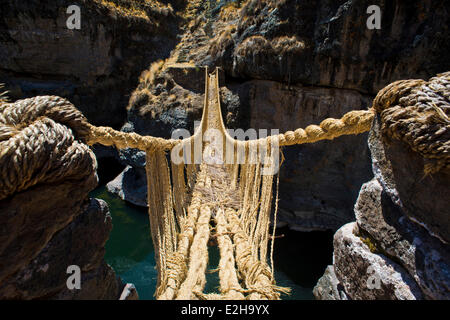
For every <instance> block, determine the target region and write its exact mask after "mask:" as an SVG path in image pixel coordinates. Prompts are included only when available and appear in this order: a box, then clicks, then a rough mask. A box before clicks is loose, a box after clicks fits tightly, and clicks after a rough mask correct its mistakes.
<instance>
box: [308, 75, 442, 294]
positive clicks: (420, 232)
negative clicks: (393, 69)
mask: <svg viewBox="0 0 450 320" xmlns="http://www.w3.org/2000/svg"><path fill="white" fill-rule="evenodd" d="M449 92H450V73H448V72H447V73H446V74H442V75H440V76H439V77H435V78H433V79H431V80H430V81H429V82H425V81H420V80H415V81H414V80H411V81H405V82H404V83H403V85H402V83H400V84H399V83H397V84H394V85H393V86H390V88H387V90H386V91H383V92H380V94H379V97H380V98H378V96H377V99H375V101H374V106H375V108H377V111H378V112H379V114H378V115H377V117H376V118H375V120H374V123H373V126H372V129H371V132H370V136H369V147H370V150H371V155H372V169H373V174H374V178H373V179H372V180H371V181H369V182H367V183H365V184H364V185H363V186H362V188H361V190H360V193H359V196H358V199H357V201H356V204H355V207H354V212H355V216H356V221H355V222H351V223H349V224H346V225H345V226H343V227H342V228H340V229H339V230H338V231H337V232H336V234H335V235H334V256H333V265H332V266H329V267H328V268H327V270H326V272H325V275H324V276H323V277H322V278H321V279H320V280H319V282H318V284H317V286H316V287H315V289H314V294H315V296H316V297H317V298H318V299H337V300H341V299H445V300H448V299H450V275H449V271H450V246H449V240H450V237H449V232H450V220H449V209H448V199H449V197H450V193H449V192H450V188H449V181H450V179H449V178H450V176H449V174H450V169H449V168H450V165H449V158H448V151H449V148H450V145H449V141H450V127H449V125H448V123H449V121H448V106H449V105H450V99H449ZM430 101H432V102H433V103H434V104H435V105H436V108H440V109H441V110H443V113H440V112H439V111H438V110H437V109H436V110H435V109H434V108H432V105H431V106H430ZM406 131H407V133H406ZM403 132H405V133H403ZM431 150H434V151H431Z"/></svg>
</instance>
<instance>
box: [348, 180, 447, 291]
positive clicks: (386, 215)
mask: <svg viewBox="0 0 450 320" xmlns="http://www.w3.org/2000/svg"><path fill="white" fill-rule="evenodd" d="M355 215H356V221H357V223H358V227H359V229H360V231H361V232H364V233H366V234H368V235H369V236H370V238H371V240H372V242H373V243H374V244H375V245H376V246H377V247H378V248H379V250H380V251H381V252H383V253H384V254H385V255H386V256H389V257H391V259H393V260H395V261H396V262H398V263H399V264H400V265H401V266H402V267H403V268H405V269H406V270H407V271H408V273H409V274H410V275H411V276H412V277H413V278H414V280H415V281H416V283H417V284H418V286H419V287H420V289H421V290H422V292H423V293H424V295H425V297H426V298H428V299H437V300H442V299H445V300H450V247H449V246H448V245H445V244H443V243H442V242H441V241H439V240H438V239H436V238H435V237H433V236H431V235H430V234H429V233H428V232H427V230H425V229H424V228H423V227H422V226H420V225H419V224H416V223H414V222H413V221H411V220H409V219H408V217H407V216H405V215H403V214H402V211H401V209H400V208H399V207H398V206H397V205H395V204H394V203H393V202H392V200H391V198H390V197H389V196H388V195H387V193H386V192H385V191H384V190H383V188H382V187H381V185H380V183H379V182H378V180H376V179H373V180H372V181H370V182H368V183H366V184H364V185H363V187H362V188H361V192H360V194H359V197H358V201H357V203H356V205H355Z"/></svg>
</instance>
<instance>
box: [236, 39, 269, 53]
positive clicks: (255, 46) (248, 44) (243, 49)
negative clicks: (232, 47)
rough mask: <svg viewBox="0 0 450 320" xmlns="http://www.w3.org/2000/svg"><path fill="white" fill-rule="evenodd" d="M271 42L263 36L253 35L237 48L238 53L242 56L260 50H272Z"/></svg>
mask: <svg viewBox="0 0 450 320" xmlns="http://www.w3.org/2000/svg"><path fill="white" fill-rule="evenodd" d="M271 49H272V48H271V45H270V42H269V41H267V39H266V38H264V37H263V36H259V35H258V36H251V37H248V38H246V39H245V40H244V41H243V42H242V43H241V44H240V45H239V46H238V47H237V48H236V54H237V55H240V56H248V55H251V54H257V53H260V52H266V53H267V52H269V51H271Z"/></svg>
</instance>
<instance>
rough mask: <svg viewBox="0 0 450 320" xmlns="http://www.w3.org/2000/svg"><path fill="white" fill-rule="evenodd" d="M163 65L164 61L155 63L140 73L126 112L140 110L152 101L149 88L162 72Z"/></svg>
mask: <svg viewBox="0 0 450 320" xmlns="http://www.w3.org/2000/svg"><path fill="white" fill-rule="evenodd" d="M165 64H166V60H158V61H155V62H153V63H152V64H151V66H150V68H149V69H148V70H145V71H144V72H142V73H141V76H140V77H139V84H138V86H137V88H136V90H134V92H133V93H132V95H131V97H130V101H129V102H128V106H127V110H130V109H131V108H132V107H136V108H140V107H142V106H144V105H147V104H149V103H150V102H151V101H152V99H153V95H152V93H151V88H152V86H153V85H154V83H155V79H156V78H157V77H158V75H159V74H160V73H161V72H162V71H163V69H164V66H165Z"/></svg>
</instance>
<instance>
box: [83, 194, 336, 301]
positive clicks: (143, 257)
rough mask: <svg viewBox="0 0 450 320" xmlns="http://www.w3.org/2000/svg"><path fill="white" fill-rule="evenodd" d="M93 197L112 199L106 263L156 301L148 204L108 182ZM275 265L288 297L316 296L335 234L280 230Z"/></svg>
mask: <svg viewBox="0 0 450 320" xmlns="http://www.w3.org/2000/svg"><path fill="white" fill-rule="evenodd" d="M90 196H92V197H95V198H99V199H103V200H105V201H106V202H107V203H108V206H109V210H110V213H111V216H112V222H113V230H112V232H111V234H110V238H109V240H108V242H107V243H106V254H105V260H106V262H107V263H108V264H109V265H111V266H112V268H113V269H114V270H115V272H116V274H117V275H119V276H120V277H121V278H122V279H123V281H124V282H131V283H133V284H134V285H135V286H136V288H137V291H138V293H139V297H140V299H154V297H153V293H154V292H155V288H156V278H157V273H156V269H155V265H156V263H155V257H154V250H153V244H152V239H151V235H150V228H149V220H148V216H147V210H146V209H145V208H141V207H137V206H133V205H131V204H129V203H126V202H125V201H123V200H121V199H120V198H119V197H117V196H115V195H113V194H111V193H109V192H108V191H107V190H106V187H105V186H101V187H99V188H97V189H95V190H94V191H92V192H91V194H90ZM281 234H282V235H284V236H283V237H281V238H278V239H276V240H275V249H274V264H275V280H276V281H277V285H280V286H287V287H290V288H291V289H292V293H291V295H289V296H287V295H282V297H281V298H282V299H294V300H309V299H314V296H313V294H312V288H313V287H314V285H315V284H316V282H317V280H318V279H319V277H320V276H321V275H323V272H324V270H325V268H326V266H327V264H331V262H332V250H333V247H332V237H333V233H332V232H331V231H330V232H295V231H291V230H289V229H287V228H280V229H278V230H277V235H281ZM218 262H219V250H218V249H217V248H216V247H210V250H209V266H208V269H209V270H210V269H211V270H212V269H215V268H216V267H217V264H218ZM218 286H219V280H218V274H217V273H207V284H206V287H205V292H206V293H209V292H214V291H216V292H217V288H218Z"/></svg>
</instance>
